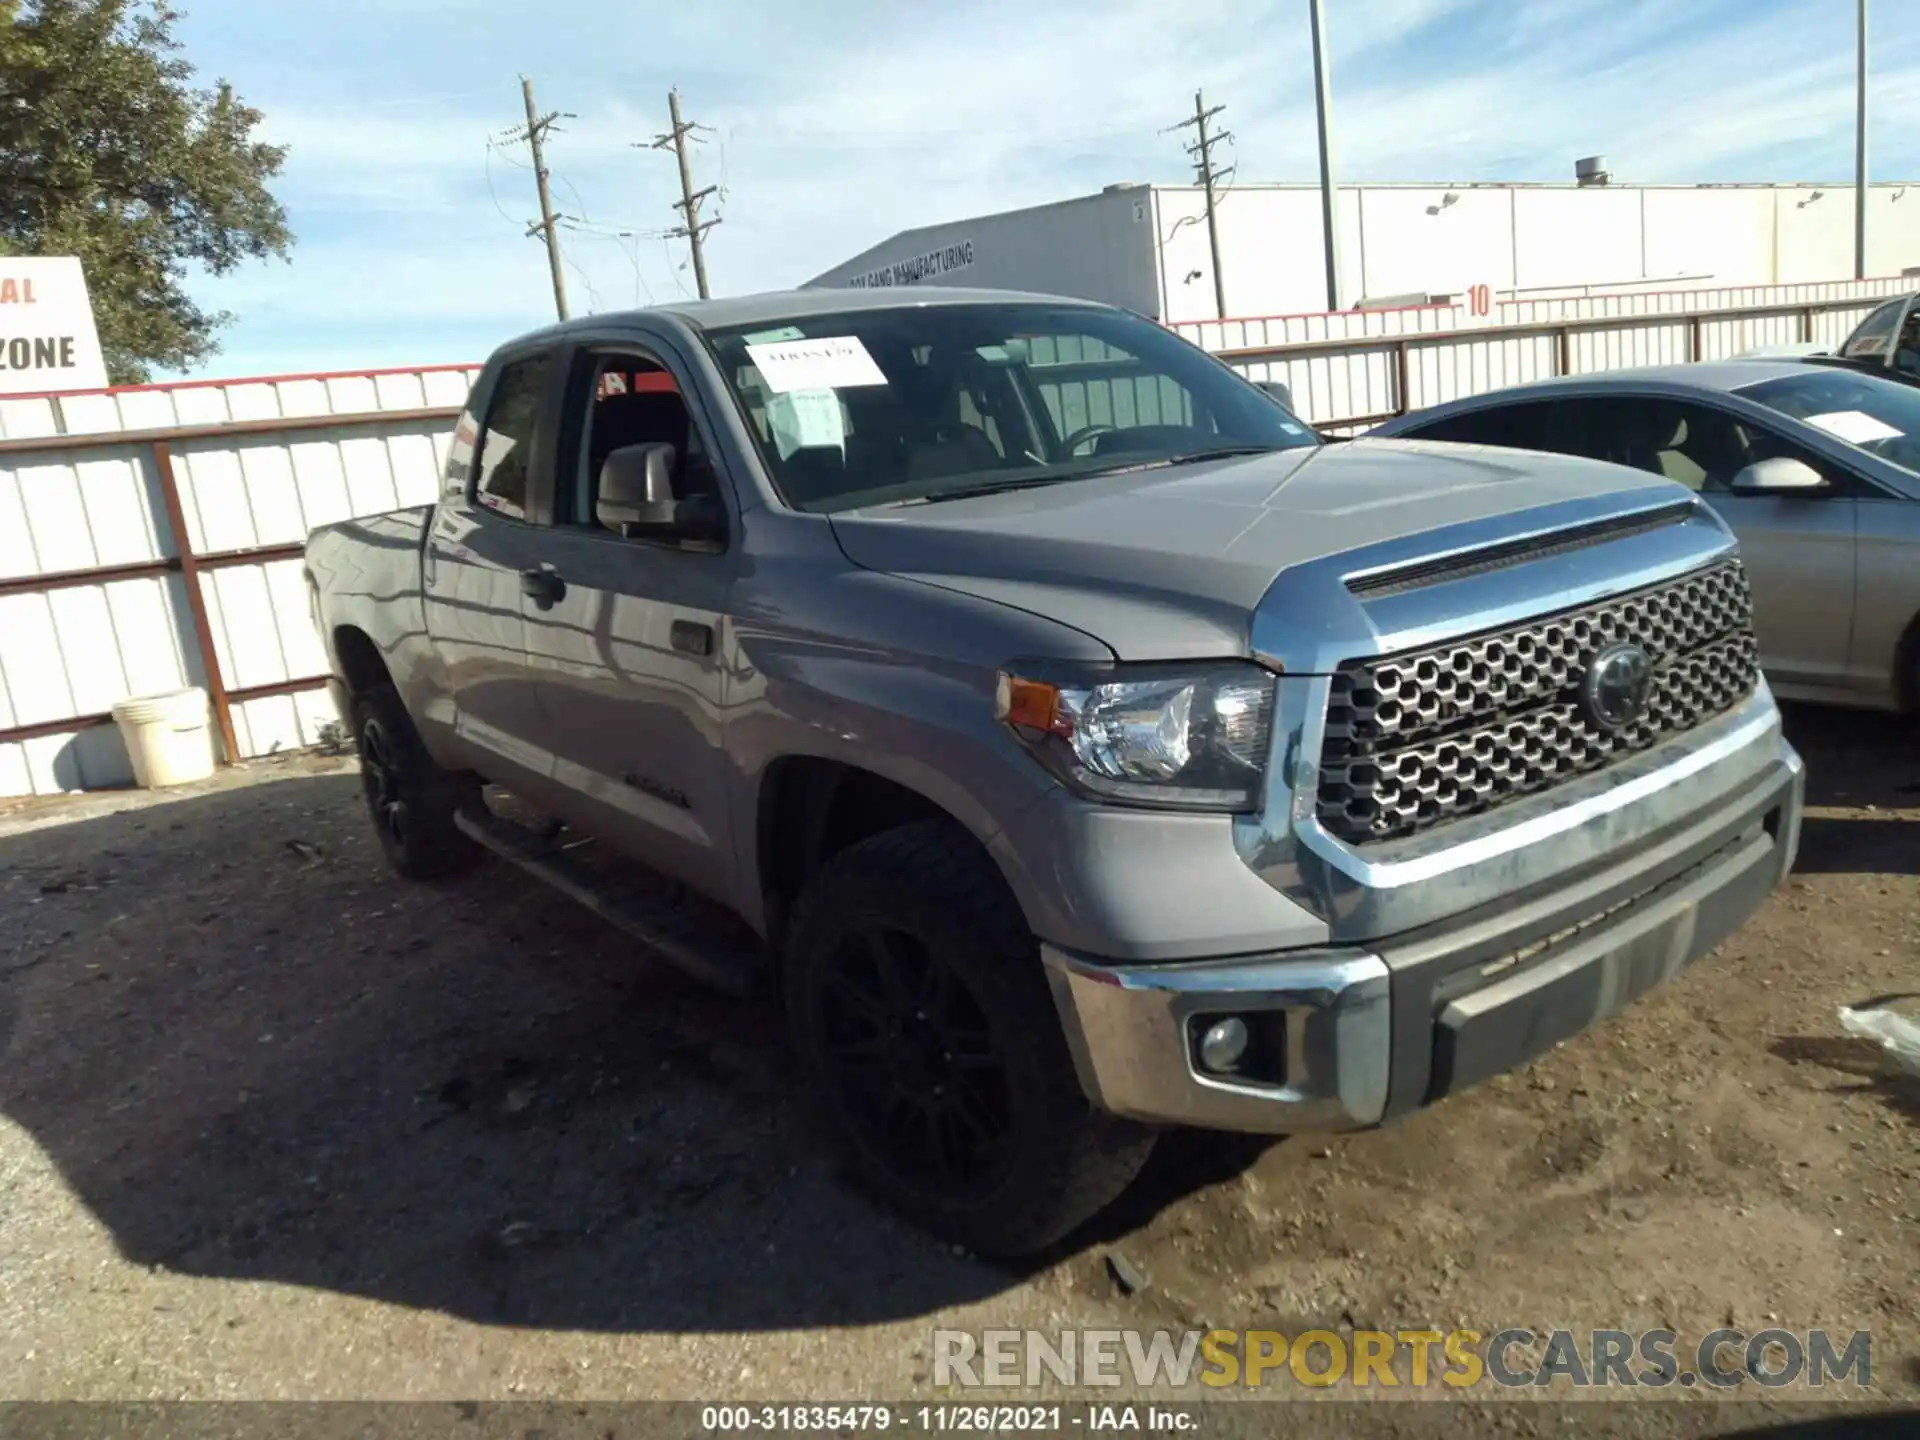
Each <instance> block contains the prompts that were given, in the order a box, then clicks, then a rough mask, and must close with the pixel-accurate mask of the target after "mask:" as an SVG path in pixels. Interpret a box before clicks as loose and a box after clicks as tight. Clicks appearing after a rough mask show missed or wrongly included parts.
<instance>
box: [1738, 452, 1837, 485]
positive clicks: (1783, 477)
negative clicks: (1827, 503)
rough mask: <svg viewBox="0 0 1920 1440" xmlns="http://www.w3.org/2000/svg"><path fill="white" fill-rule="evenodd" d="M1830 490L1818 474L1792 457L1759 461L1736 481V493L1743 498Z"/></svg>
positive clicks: (1805, 463) (1780, 456)
mask: <svg viewBox="0 0 1920 1440" xmlns="http://www.w3.org/2000/svg"><path fill="white" fill-rule="evenodd" d="M1826 488H1827V482H1826V479H1825V477H1824V476H1822V475H1821V474H1820V472H1819V471H1818V470H1816V469H1814V468H1813V467H1812V466H1811V465H1809V464H1807V462H1806V461H1804V460H1795V459H1793V458H1792V457H1791V456H1788V455H1776V456H1774V457H1773V458H1772V459H1771V460H1756V461H1754V463H1753V464H1751V465H1749V466H1747V467H1746V468H1745V469H1744V470H1742V471H1741V472H1740V473H1739V474H1737V475H1735V476H1734V477H1733V489H1734V490H1735V491H1736V492H1737V493H1739V494H1742V495H1794V494H1798V495H1805V494H1807V493H1809V492H1810V491H1814V490H1824V489H1826Z"/></svg>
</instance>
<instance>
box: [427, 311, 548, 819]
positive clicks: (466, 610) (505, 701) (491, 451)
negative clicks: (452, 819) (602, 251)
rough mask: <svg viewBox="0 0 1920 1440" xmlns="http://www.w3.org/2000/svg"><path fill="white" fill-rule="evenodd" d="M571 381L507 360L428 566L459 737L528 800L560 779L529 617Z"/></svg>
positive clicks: (452, 464)
mask: <svg viewBox="0 0 1920 1440" xmlns="http://www.w3.org/2000/svg"><path fill="white" fill-rule="evenodd" d="M560 378H561V377H560V375H559V372H558V368H557V365H556V361H555V356H554V355H553V353H552V352H551V351H550V350H547V349H530V350H526V351H522V352H519V353H517V354H516V353H510V354H508V355H506V356H504V357H502V358H501V360H500V361H499V362H497V363H496V365H495V366H493V367H489V372H488V374H487V375H486V376H485V377H483V378H482V381H481V384H480V386H479V387H476V390H475V394H474V398H473V400H472V402H470V409H469V413H468V414H466V415H463V416H462V417H461V421H460V425H459V427H458V429H457V430H456V432H455V437H454V447H453V451H452V453H451V455H450V457H449V462H448V476H449V485H448V486H447V492H448V493H445V494H443V495H442V497H441V501H440V504H439V507H438V509H437V511H436V513H435V516H434V524H433V528H432V530H431V531H430V532H429V533H428V535H427V541H426V548H425V552H424V554H423V556H422V561H421V574H422V578H423V583H424V588H425V592H426V595H425V608H426V617H427V632H428V634H429V635H430V636H431V637H432V639H433V644H434V648H435V650H436V652H437V653H438V654H439V656H440V658H441V661H442V663H443V664H444V665H445V667H446V674H447V687H448V692H449V695H450V697H451V702H452V706H453V714H452V716H451V723H452V727H453V732H454V735H455V737H456V739H457V741H458V742H459V744H460V745H461V747H462V748H463V749H464V750H466V751H467V753H468V756H469V758H470V760H471V762H472V763H473V764H474V765H475V766H476V767H477V768H478V769H480V771H481V772H482V773H483V774H485V775H486V776H487V778H488V779H490V780H493V781H495V782H497V783H499V784H502V785H505V786H507V787H508V788H510V789H515V790H519V791H521V792H523V793H526V794H528V795H529V796H532V795H535V794H538V793H540V792H542V791H543V790H544V789H545V787H546V786H547V784H548V782H549V776H550V771H551V763H550V757H549V756H548V755H547V753H546V751H545V749H544V748H543V744H542V735H541V719H542V716H541V710H540V705H539V698H538V691H537V689H536V686H535V681H534V676H533V674H532V672H531V670H530V669H529V666H528V657H527V646H526V633H525V627H524V624H523V621H522V617H521V606H522V600H523V595H522V590H523V586H524V584H525V581H524V580H523V578H522V577H523V572H525V571H527V570H529V569H530V568H532V567H535V566H537V564H538V563H539V558H540V542H541V538H542V535H543V533H544V525H543V523H542V522H543V520H544V517H545V515H546V514H547V513H549V512H550V510H551V503H552V502H551V497H552V462H551V458H550V457H551V449H552V439H553V431H552V413H553V405H554V402H555V400H556V398H557V388H556V387H557V385H558V383H559V380H560Z"/></svg>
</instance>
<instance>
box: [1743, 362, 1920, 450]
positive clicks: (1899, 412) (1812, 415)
mask: <svg viewBox="0 0 1920 1440" xmlns="http://www.w3.org/2000/svg"><path fill="white" fill-rule="evenodd" d="M1736 393H1737V394H1740V395H1744V396H1745V397H1746V398H1747V399H1749V400H1757V401H1759V402H1760V403H1761V404H1762V405H1765V406H1768V407H1770V408H1771V409H1774V410H1778V411H1779V412H1780V413H1781V414H1783V415H1791V416H1792V417H1793V418H1794V419H1796V420H1800V421H1804V422H1805V423H1806V424H1808V425H1811V426H1813V427H1814V428H1815V429H1818V430H1824V431H1826V432H1827V433H1828V434H1829V435H1833V436H1837V437H1838V438H1839V439H1841V440H1844V441H1846V442H1847V443H1848V444H1849V445H1853V446H1855V447H1857V448H1859V449H1861V450H1865V451H1866V452H1867V453H1868V454H1869V455H1877V456H1879V457H1880V458H1881V459H1882V460H1888V461H1891V462H1892V463H1893V464H1895V465H1898V466H1900V467H1901V468H1902V469H1905V470H1911V471H1913V472H1914V473H1915V474H1920V389H1915V388H1914V387H1913V386H1911V385H1904V384H1902V383H1900V382H1899V381H1897V380H1882V379H1881V378H1880V377H1878V376H1876V375H1859V374H1855V373H1853V372H1851V371H1847V370H1828V369H1824V368H1813V369H1809V370H1808V372H1807V373H1806V374H1804V375H1787V376H1784V377H1782V378H1781V379H1778V380H1765V381H1762V382H1761V383H1760V384H1758V385H1747V386H1743V387H1742V388H1741V389H1740V390H1739V391H1737V392H1736Z"/></svg>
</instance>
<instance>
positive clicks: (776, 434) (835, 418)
mask: <svg viewBox="0 0 1920 1440" xmlns="http://www.w3.org/2000/svg"><path fill="white" fill-rule="evenodd" d="M767 428H768V430H770V431H772V432H773V443H774V445H775V447H776V448H778V450H779V451H780V458H781V459H782V460H786V459H788V458H790V457H791V456H792V455H793V452H794V451H796V450H816V449H828V450H839V451H842V452H843V453H844V451H845V449H846V440H847V427H846V417H845V416H844V415H843V414H842V413H841V410H840V397H839V396H838V395H836V394H834V393H833V391H831V390H794V391H790V392H788V393H787V394H784V395H775V396H774V397H773V398H772V399H770V400H768V401H767Z"/></svg>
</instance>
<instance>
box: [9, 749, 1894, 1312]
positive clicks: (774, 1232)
mask: <svg viewBox="0 0 1920 1440" xmlns="http://www.w3.org/2000/svg"><path fill="white" fill-rule="evenodd" d="M1792 723H1793V726H1794V730H1795V734H1796V740H1797V741H1798V742H1799V743H1800V744H1801V746H1802V748H1803V750H1804V751H1805V753H1807V755H1808V760H1809V770H1810V775H1811V776H1812V777H1813V779H1812V786H1813V788H1814V790H1815V792H1816V793H1826V792H1824V791H1823V790H1822V788H1821V787H1839V788H1843V789H1844V790H1845V791H1846V792H1847V796H1848V798H1847V799H1845V800H1843V801H1841V802H1840V803H1846V804H1855V805H1859V804H1868V803H1873V804H1879V803H1883V802H1882V801H1881V800H1875V799H1874V798H1872V797H1873V796H1874V795H1880V794H1882V793H1883V792H1884V796H1885V797H1886V798H1885V799H1884V803H1885V804H1887V805H1889V806H1891V805H1893V804H1897V803H1906V804H1911V803H1913V802H1912V797H1910V796H1909V797H1908V798H1907V799H1906V800H1905V801H1904V802H1903V801H1897V800H1894V799H1892V798H1891V797H1892V796H1893V795H1894V794H1896V793H1897V792H1898V791H1899V788H1900V787H1901V786H1903V785H1910V784H1911V783H1912V780H1913V778H1914V775H1915V767H1914V766H1913V764H1912V763H1911V762H1912V757H1913V755H1914V749H1913V746H1912V744H1911V742H1910V739H1909V737H1908V736H1907V735H1906V733H1905V732H1904V731H1903V730H1896V729H1895V728H1893V727H1894V725H1895V724H1896V722H1891V721H1889V722H1888V723H1887V724H1886V725H1880V724H1879V723H1878V722H1877V721H1876V719H1875V717H1856V716H1844V715H1842V716H1834V715H1831V714H1827V715H1821V714H1816V713H1811V712H1809V713H1797V714H1796V715H1795V716H1794V717H1793V722H1792ZM1869 751H1870V752H1871V754H1872V756H1873V757H1876V758H1873V759H1872V761H1871V763H1870V764H1868V763H1863V762H1862V761H1861V758H1860V757H1861V756H1862V755H1863V754H1866V753H1867V752H1869ZM1842 765H1844V766H1845V769H1844V773H1843V774H1842V775H1841V776H1839V777H1836V778H1832V779H1830V778H1829V771H1830V767H1832V768H1838V767H1840V766H1842ZM1856 792H1857V793H1856ZM1826 803H1833V802H1831V801H1829V802H1826ZM1876 823H1877V824H1878V832H1879V833H1878V835H1876V836H1875V837H1873V838H1876V839H1880V838H1881V837H1884V839H1883V842H1882V843H1881V844H1879V845H1876V846H1874V847H1871V848H1870V849H1867V850H1861V851H1858V852H1855V853H1853V858H1852V861H1851V862H1850V863H1853V864H1856V865H1858V866H1860V867H1861V868H1863V869H1867V870H1871V869H1878V870H1881V871H1890V870H1892V869H1894V868H1897V867H1898V866H1899V865H1901V864H1904V863H1910V861H1908V860H1903V859H1902V858H1901V857H1902V856H1903V855H1904V854H1905V853H1906V852H1907V851H1909V850H1910V849H1911V848H1912V841H1911V840H1910V839H1908V838H1907V833H1908V831H1909V826H1910V824H1911V822H1902V823H1889V822H1876ZM1825 843H1826V842H1825V841H1823V840H1822V839H1821V836H1820V832H1819V830H1818V828H1817V827H1814V826H1812V825H1810V826H1809V829H1808V835H1807V848H1808V851H1809V853H1811V854H1813V855H1815V856H1818V855H1819V854H1821V853H1822V848H1823V846H1824V845H1825ZM796 1089H797V1087H796V1086H795V1085H794V1083H793V1078H792V1076H791V1074H790V1073H789V1071H788V1068H787V1062H786V1058H785V1050H784V1047H783V1045H782V1043H781V1040H780V1032H779V1025H778V1023H777V1017H776V1016H775V1015H774V1014H773V1013H772V1011H771V1009H770V1008H769V1007H767V1006H765V1005H751V1004H741V1003H738V1002H733V1001H729V1000H726V999H724V998H721V997H717V996H714V995H711V994H708V993H707V992H704V991H702V990H699V989H698V988H696V987H694V986H692V985H691V984H688V983H685V982H683V981H681V980H680V979H678V978H677V977H676V976H674V975H673V974H671V973H670V972H666V971H664V970H662V969H659V968H657V967H655V966H653V965H652V964H650V963H649V962H648V961H647V960H646V959H645V957H644V956H643V955H642V954H640V953H638V952H637V951H636V949H635V947H634V946H633V945H632V944H631V942H629V941H628V940H627V939H626V938H625V937H624V936H622V935H620V934H619V933H618V932H615V931H613V930H611V929H610V928H609V927H607V926H606V925H604V924H602V923H601V922H600V921H598V920H597V919H595V918H594V917H593V916H591V915H590V914H588V913H587V912H585V911H584V910H582V909H580V908H579V907H577V906H575V905H574V904H573V903H572V902H570V901H568V900H566V899H564V898H563V897H561V896H558V895H556V894H554V893H552V892H550V891H548V890H546V889H545V888H543V887H541V886H540V885H538V884H537V883H536V882H534V881H532V880H529V879H526V878H524V877H522V876H520V875H519V874H518V873H516V872H513V871H511V870H509V869H507V868H506V867H504V866H501V865H498V864H486V865H483V866H482V867H481V868H480V870H478V871H477V872H476V873H474V874H472V875H470V876H467V877H465V878H463V879H461V880H458V881H454V882H449V883H446V884H443V885H437V886H418V885H407V884H404V883H402V882H400V881H397V880H395V879H393V878H391V877H390V876H389V875H388V873H387V872H386V870H385V869H384V867H383V865H382V864H381V863H380V861H379V859H378V854H377V850H376V847H375V846H374V844H373V841H372V837H371V836H370V835H369V834H368V833H367V829H366V822H365V819H364V815H363V812H362V809H361V806H360V803H359V795H358V787H357V781H356V779H355V778H354V777H352V776H350V775H330V776H322V777H314V776H308V777H304V778H289V779H283V780H280V781H277V782H275V783H270V784H257V785H252V786H249V787H245V788H236V789H231V790H226V791H223V792H219V793H215V794H210V795H204V796H198V797H195V798H190V799H183V800H179V801H175V802H172V803H168V804H164V805H160V806H157V807H153V808H150V809H143V810H130V811H126V812H122V813H119V814H114V815H109V816H106V817H103V818H98V819H91V820H85V821H80V822H76V823H73V824H67V825H61V826H57V827H53V828H50V829H43V830H38V831H34V832H31V833H27V834H16V835H13V836H9V837H4V838H0V1110H4V1113H5V1114H6V1115H7V1116H8V1117H10V1118H11V1119H12V1120H13V1121H15V1122H16V1123H17V1124H19V1125H20V1126H22V1127H24V1129H25V1130H26V1131H28V1132H29V1133H30V1134H31V1136H32V1137H33V1139H34V1141H35V1142H36V1143H37V1144H38V1145H39V1146H40V1147H41V1148H42V1150H43V1151H44V1152H45V1153H46V1155H47V1156H48V1157H50V1159H51V1161H52V1163H53V1164H54V1165H55V1166H56V1167H57V1168H58V1170H59V1172H60V1174H61V1176H62V1178H63V1179H64V1181H65V1183H66V1184H67V1185H68V1186H70V1187H71V1189H72V1191H73V1192H74V1193H75V1194H76V1195H77V1196H78V1197H79V1199H80V1200H81V1202H82V1203H84V1204H85V1205H86V1206H87V1207H88V1208H89V1209H90V1210H91V1212H92V1213H93V1214H94V1215H95V1216H96V1217H98V1219H99V1220H100V1222H101V1223H102V1224H104V1225H105V1226H106V1227H107V1229H108V1230H109V1231H110V1233H111V1235H112V1237H113V1240H114V1243H115V1244H116V1245H117V1246H118V1248H119V1250H120V1251H121V1253H122V1254H124V1255H125V1256H126V1257H127V1258H129V1259H130V1260H132V1261H135V1262H137V1263H141V1264H146V1265H152V1266H159V1267H165V1268H167V1269H170V1270H174V1271H178V1272H181V1273H185V1274H191V1275H199V1276H209V1277H228V1278H239V1279H251V1280H268V1281H278V1282H282V1283H288V1284H297V1285H303V1286H315V1287H320V1288H324V1289H328V1290H333V1291H338V1292H342V1293H348V1294H354V1295H361V1296H366V1297H371V1298H377V1299H381V1300H385V1301H390V1302H393V1303H396V1304H401V1305H406V1306H411V1307H418V1308H424V1309H431V1310H439V1311H444V1312H446V1313H449V1314H453V1315H457V1316H461V1317H465V1318H468V1319H471V1320H474V1321H477V1322H480V1323H488V1324H511V1325H520V1326H543V1327H552V1328H568V1329H586V1330H657V1331H671V1332H701V1331H744V1330H760V1329H774V1328H779V1329H787V1328H801V1327H817V1326H827V1325H857V1324H868V1323H877V1322H884V1321H888V1320H896V1319H903V1318H910V1317H914V1316H919V1315H925V1314H928V1313H931V1312H933V1311H936V1310H939V1309H942V1308H945V1307H949V1306H952V1305H955V1304H961V1303H966V1302H969V1301H975V1300H982V1299H987V1298H990V1297H992V1296H994V1295H996V1294H998V1293H1000V1292H1002V1291H1003V1290H1005V1289H1006V1288H1007V1287H1009V1286H1010V1285H1012V1284H1013V1283H1015V1282H1016V1280H1017V1278H1018V1276H1017V1274H1016V1272H1014V1271H1011V1270H1009V1269H1006V1268H1003V1267H995V1266H990V1265H986V1264H983V1263H980V1262H978V1261H976V1260H974V1259H971V1258H969V1257H966V1256H963V1255H956V1254H954V1253H952V1252H951V1251H950V1250H949V1249H947V1248H946V1247H943V1246H941V1245H938V1244H936V1243H934V1242H932V1241H930V1240H929V1239H927V1238H926V1237H924V1236H922V1235H921V1234H919V1233H918V1232H916V1231H914V1230H912V1229H911V1228H909V1227H907V1226H905V1225H904V1224H902V1223H900V1222H898V1221H897V1220H895V1219H893V1218H892V1217H891V1216H890V1215H888V1214H887V1213H885V1212H884V1211H882V1210H880V1209H878V1208H877V1207H875V1206H873V1205H871V1204H869V1203H868V1202H867V1201H866V1200H864V1199H863V1198H862V1197H860V1196H859V1195H857V1194H855V1193H853V1192H851V1191H850V1190H849V1189H848V1187H847V1186H846V1185H845V1184H844V1183H843V1182H842V1180H841V1179H840V1177H839V1176H838V1175H837V1174H836V1173H835V1172H834V1170H833V1168H832V1167H831V1165H830V1164H829V1163H828V1162H827V1161H826V1160H825V1159H824V1158H823V1157H824V1156H825V1155H826V1154H827V1153H828V1151H827V1147H826V1145H825V1144H824V1143H823V1138H822V1137H821V1135H820V1134H819V1132H818V1128H817V1126H816V1125H815V1123H814V1122H813V1121H812V1119H811V1118H810V1116H809V1114H808V1111H807V1109H806V1107H805V1105H804V1104H803V1103H802V1099H801V1097H799V1096H798V1095H796V1093H795V1092H796ZM1268 1143H1270V1142H1265V1141H1260V1140H1251V1139H1242V1138H1240V1137H1222V1136H1207V1135H1199V1134H1187V1135H1178V1136H1174V1137H1170V1143H1169V1144H1167V1145H1165V1146H1164V1147H1163V1150H1162V1154H1161V1156H1160V1157H1159V1158H1158V1160H1157V1162H1156V1164H1155V1165H1154V1166H1153V1167H1151V1168H1150V1170H1149V1172H1148V1173H1147V1174H1146V1175H1145V1176H1143V1178H1142V1181H1141V1183H1140V1184H1139V1185H1137V1186H1136V1188H1135V1189H1134V1191H1133V1192H1131V1193H1130V1194H1129V1195H1128V1196H1127V1197H1125V1198H1124V1199H1123V1200H1122V1202H1121V1203H1120V1204H1119V1205H1118V1206H1117V1207H1116V1208H1115V1209H1114V1210H1113V1211H1112V1212H1110V1213H1109V1214H1108V1215H1107V1216H1104V1217H1102V1218H1101V1219H1100V1220H1099V1221H1097V1222H1096V1223H1095V1225H1094V1226H1091V1227H1089V1229H1088V1230H1087V1231H1086V1232H1085V1233H1083V1234H1082V1235H1080V1236H1079V1237H1076V1239H1075V1240H1074V1241H1073V1242H1072V1243H1071V1244H1070V1246H1069V1247H1067V1248H1068V1250H1069V1251H1072V1250H1076V1249H1080V1250H1084V1249H1087V1248H1090V1247H1099V1246H1102V1245H1105V1244H1107V1243H1110V1242H1112V1241H1113V1240H1115V1239H1116V1237H1122V1236H1124V1235H1125V1234H1127V1233H1128V1232H1129V1231H1130V1230H1132V1229H1133V1228H1135V1227H1136V1226H1138V1225H1139V1224H1141V1223H1143V1222H1144V1221H1145V1220H1147V1219H1149V1218H1150V1217H1152V1216H1153V1215H1154V1214H1155V1213H1156V1212H1157V1211H1158V1210H1159V1209H1161V1208H1162V1207H1164V1206H1166V1205H1168V1204H1171V1203H1173V1202H1174V1201H1176V1200H1178V1199H1179V1198H1180V1197H1182V1196H1184V1195H1186V1194H1188V1193H1191V1192H1193V1191H1195V1190H1198V1189H1202V1188H1205V1187H1207V1186H1211V1185H1213V1184H1216V1183H1219V1182H1222V1181H1225V1180H1227V1179H1230V1178H1232V1177H1233V1176H1234V1175H1236V1174H1238V1173H1239V1172H1240V1171H1241V1170H1243V1169H1244V1168H1245V1167H1246V1166H1248V1165H1250V1164H1251V1163H1252V1162H1253V1161H1254V1160H1255V1159H1256V1158H1257V1157H1258V1155H1259V1154H1260V1153H1261V1151H1262V1150H1264V1149H1265V1148H1267V1145H1268ZM1122 1243H1124V1242H1122ZM1054 1258H1058V1257H1054Z"/></svg>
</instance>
